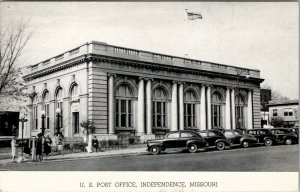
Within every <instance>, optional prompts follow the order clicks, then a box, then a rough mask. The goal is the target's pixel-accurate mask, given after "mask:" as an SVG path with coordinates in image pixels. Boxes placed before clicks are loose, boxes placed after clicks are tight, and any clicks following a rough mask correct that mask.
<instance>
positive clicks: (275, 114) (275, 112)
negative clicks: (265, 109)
mask: <svg viewBox="0 0 300 192" xmlns="http://www.w3.org/2000/svg"><path fill="white" fill-rule="evenodd" d="M273 116H274V117H275V116H277V109H273Z"/></svg>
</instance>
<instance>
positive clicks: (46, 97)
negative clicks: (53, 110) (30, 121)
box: [43, 91, 50, 129]
mask: <svg viewBox="0 0 300 192" xmlns="http://www.w3.org/2000/svg"><path fill="white" fill-rule="evenodd" d="M49 101H50V98H49V91H46V92H45V93H44V96H43V104H44V111H45V119H46V129H49V123H50V122H49V121H50V119H49Z"/></svg>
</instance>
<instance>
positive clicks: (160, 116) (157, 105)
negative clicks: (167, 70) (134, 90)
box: [152, 87, 167, 128]
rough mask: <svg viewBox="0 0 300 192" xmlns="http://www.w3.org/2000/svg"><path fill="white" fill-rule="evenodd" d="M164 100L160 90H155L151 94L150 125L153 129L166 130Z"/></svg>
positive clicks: (163, 92) (164, 94)
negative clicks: (151, 115) (151, 116)
mask: <svg viewBox="0 0 300 192" xmlns="http://www.w3.org/2000/svg"><path fill="white" fill-rule="evenodd" d="M166 100H167V96H166V93H165V91H164V90H163V89H162V88H160V87H159V88H156V89H155V90H154V92H153V102H152V114H153V118H152V121H153V122H152V125H153V128H166V127H167V126H166V119H167V118H166V116H167V115H166V111H167V109H166V107H167V105H166Z"/></svg>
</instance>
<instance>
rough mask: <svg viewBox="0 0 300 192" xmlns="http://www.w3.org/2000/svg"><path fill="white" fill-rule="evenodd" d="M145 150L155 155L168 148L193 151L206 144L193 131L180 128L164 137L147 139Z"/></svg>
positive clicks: (204, 146)
mask: <svg viewBox="0 0 300 192" xmlns="http://www.w3.org/2000/svg"><path fill="white" fill-rule="evenodd" d="M146 144H147V151H149V152H150V153H152V154H154V155H156V154H159V153H160V152H161V151H165V150H166V149H168V148H183V149H187V150H188V151H189V152H191V153H195V152H197V151H198V149H199V148H204V149H206V147H207V146H208V144H207V142H206V141H205V140H204V139H203V138H202V137H201V136H200V135H199V134H198V133H197V132H195V131H192V130H181V131H172V132H170V133H168V134H167V136H166V138H165V139H156V140H148V141H147V142H146Z"/></svg>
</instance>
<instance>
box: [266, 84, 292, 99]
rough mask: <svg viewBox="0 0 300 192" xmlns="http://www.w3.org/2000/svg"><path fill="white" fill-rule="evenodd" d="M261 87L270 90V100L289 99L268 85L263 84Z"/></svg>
mask: <svg viewBox="0 0 300 192" xmlns="http://www.w3.org/2000/svg"><path fill="white" fill-rule="evenodd" d="M261 88H262V89H270V90H271V96H272V98H271V99H272V100H277V101H278V100H281V101H287V100H290V98H288V97H286V96H283V95H281V94H280V93H279V92H278V91H277V90H274V89H273V88H272V87H271V86H270V85H267V84H264V85H263V86H262V87H261Z"/></svg>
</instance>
